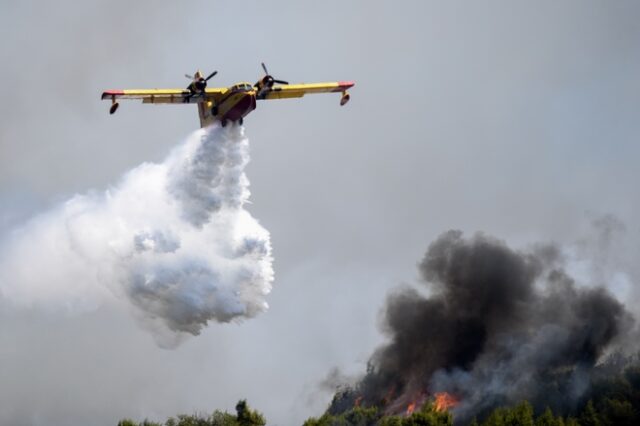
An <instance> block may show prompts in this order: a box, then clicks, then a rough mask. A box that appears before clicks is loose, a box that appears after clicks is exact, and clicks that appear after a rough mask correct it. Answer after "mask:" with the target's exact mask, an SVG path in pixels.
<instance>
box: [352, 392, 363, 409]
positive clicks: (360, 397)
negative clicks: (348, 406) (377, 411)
mask: <svg viewBox="0 0 640 426" xmlns="http://www.w3.org/2000/svg"><path fill="white" fill-rule="evenodd" d="M360 402H362V395H360V396H359V397H357V398H356V402H355V403H354V404H353V405H354V406H356V407H359V406H360Z"/></svg>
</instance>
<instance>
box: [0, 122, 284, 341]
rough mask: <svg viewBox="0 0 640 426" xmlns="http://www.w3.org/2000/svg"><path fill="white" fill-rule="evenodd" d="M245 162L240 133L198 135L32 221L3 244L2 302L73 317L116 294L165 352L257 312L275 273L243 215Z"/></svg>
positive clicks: (263, 234) (260, 235) (260, 236)
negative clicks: (184, 340) (64, 311)
mask: <svg viewBox="0 0 640 426" xmlns="http://www.w3.org/2000/svg"><path fill="white" fill-rule="evenodd" d="M96 161H99V160H96ZM248 161H249V142H248V140H247V139H246V138H245V136H244V129H243V128H242V127H240V126H229V127H227V128H221V127H218V126H213V127H210V128H207V129H201V130H198V131H196V132H194V133H193V134H192V135H191V136H190V137H189V138H187V140H186V141H184V142H183V143H182V144H180V145H179V146H178V147H176V148H175V149H174V150H173V151H172V152H171V153H170V154H169V156H168V157H167V158H166V160H165V161H164V162H162V163H160V164H149V163H145V164H142V165H140V166H138V167H136V168H135V169H133V170H131V171H129V172H128V173H127V174H126V175H125V176H124V177H123V178H122V179H121V180H120V182H119V183H118V184H117V185H115V186H114V187H112V188H109V189H108V190H106V191H105V192H103V193H90V194H86V195H76V196H74V197H72V198H71V199H69V200H68V201H66V202H64V203H63V204H61V205H59V206H57V207H56V208H54V209H52V210H51V211H48V212H46V213H43V214H40V215H39V216H37V217H35V218H33V219H31V220H30V221H29V222H27V223H26V224H25V225H24V226H22V227H21V228H20V229H17V230H15V231H13V232H12V233H11V235H10V236H9V237H8V238H6V239H5V240H4V241H2V243H1V244H0V296H1V297H2V298H3V299H5V300H8V301H10V302H12V303H14V304H17V305H19V306H38V307H45V308H47V309H59V308H60V307H63V308H66V309H70V310H77V309H92V308H93V307H95V306H96V305H97V304H99V303H102V302H104V301H105V300H106V299H105V298H108V297H110V295H112V294H115V295H116V296H119V297H120V298H124V299H126V300H128V301H129V302H130V303H131V305H132V306H133V307H135V309H134V314H135V315H136V317H137V318H138V319H139V320H140V321H141V322H142V323H143V324H144V326H146V327H147V328H149V329H150V330H151V331H152V332H153V334H154V337H155V338H156V340H157V342H158V343H159V344H160V345H161V346H174V345H176V344H178V343H179V342H180V341H181V339H182V338H184V337H185V336H187V335H188V334H191V335H197V334H199V333H200V331H201V330H202V328H203V327H204V326H206V324H207V323H208V322H209V321H218V322H229V321H232V320H234V319H242V318H250V317H253V316H255V315H256V314H258V313H260V312H262V311H264V310H266V309H267V303H266V302H265V296H266V295H267V294H268V293H269V292H270V290H271V283H272V281H273V270H272V257H271V245H270V240H269V233H268V231H267V230H265V229H264V228H263V227H262V226H260V225H259V224H258V222H257V221H256V220H255V219H254V218H253V217H252V216H251V215H250V214H249V213H248V212H247V211H246V210H245V209H244V205H245V204H246V203H247V201H248V198H249V190H248V186H249V181H248V180H247V178H246V176H245V174H244V168H245V166H246V165H247V163H248Z"/></svg>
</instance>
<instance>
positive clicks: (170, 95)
mask: <svg viewBox="0 0 640 426" xmlns="http://www.w3.org/2000/svg"><path fill="white" fill-rule="evenodd" d="M227 90H228V89H227V88H212V89H205V93H204V94H201V93H195V94H192V93H191V92H190V91H189V90H185V89H146V90H137V89H136V90H107V91H105V92H103V93H102V99H111V100H113V101H116V100H117V99H141V100H142V102H143V103H145V104H188V103H198V102H201V101H202V100H203V97H204V99H206V100H213V101H217V100H218V99H220V98H222V97H223V96H224V94H225V93H226V92H227Z"/></svg>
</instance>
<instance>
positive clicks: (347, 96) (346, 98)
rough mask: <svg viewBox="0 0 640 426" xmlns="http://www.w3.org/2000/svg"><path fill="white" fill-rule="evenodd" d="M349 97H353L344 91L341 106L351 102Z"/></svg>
mask: <svg viewBox="0 0 640 426" xmlns="http://www.w3.org/2000/svg"><path fill="white" fill-rule="evenodd" d="M349 99H351V95H349V94H348V93H347V92H342V97H341V98H340V106H343V105H344V104H346V103H347V102H349Z"/></svg>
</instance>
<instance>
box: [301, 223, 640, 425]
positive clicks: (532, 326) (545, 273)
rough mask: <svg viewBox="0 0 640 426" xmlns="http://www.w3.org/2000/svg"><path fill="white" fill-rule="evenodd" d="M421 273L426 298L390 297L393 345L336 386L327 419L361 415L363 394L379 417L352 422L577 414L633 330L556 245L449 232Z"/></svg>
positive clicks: (620, 309)
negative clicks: (580, 279)
mask: <svg viewBox="0 0 640 426" xmlns="http://www.w3.org/2000/svg"><path fill="white" fill-rule="evenodd" d="M419 271H420V274H421V277H422V281H423V284H424V285H425V286H426V287H427V290H428V293H426V294H428V295H425V292H424V291H420V290H418V289H415V288H412V287H408V286H406V287H403V288H400V289H397V290H395V291H394V292H393V293H391V294H390V295H389V297H388V299H387V303H386V306H385V307H384V310H383V330H382V331H383V332H384V333H385V334H386V335H387V337H388V343H386V344H385V345H383V346H382V347H380V348H378V349H377V350H376V351H375V352H374V353H373V354H372V355H371V357H370V359H369V363H368V367H367V372H366V374H365V375H364V376H362V377H361V378H360V380H358V381H357V382H356V383H354V384H351V385H346V386H343V387H342V388H341V389H339V390H338V391H337V392H336V394H335V396H334V398H333V400H332V402H331V404H330V406H329V408H328V409H327V412H326V413H325V416H329V417H331V416H333V417H334V418H338V417H339V416H342V415H344V414H346V413H350V412H353V408H354V406H356V404H355V402H356V400H357V402H358V404H357V408H358V409H359V410H366V409H368V408H369V409H370V408H375V411H376V413H378V414H377V415H378V416H379V417H378V419H377V420H376V421H375V422H373V423H353V424H383V423H382V419H383V418H386V417H389V416H391V417H394V418H409V417H412V416H415V415H416V414H418V413H420V414H421V415H422V414H425V413H428V414H429V415H433V416H438V415H442V417H441V418H439V417H438V418H439V419H440V420H441V421H444V422H445V423H447V422H449V421H452V420H450V419H453V418H455V420H456V424H468V423H470V422H471V421H472V420H473V419H474V418H478V419H487V418H489V416H490V415H493V414H492V413H494V410H495V409H496V408H497V407H501V406H514V407H519V406H518V405H517V404H519V403H521V402H522V401H529V403H530V404H531V405H527V407H529V408H528V409H531V410H532V413H533V412H536V413H543V412H544V410H545V408H546V407H549V408H550V409H551V410H552V411H553V412H556V413H560V414H562V415H578V414H579V412H580V410H582V409H584V407H585V406H586V405H585V404H586V398H588V397H589V395H590V393H591V392H592V390H593V383H594V381H595V380H596V379H597V378H598V377H601V376H602V371H603V368H605V367H604V365H606V363H603V362H604V360H603V358H604V355H605V354H606V353H611V352H615V351H616V350H618V349H619V347H620V344H621V343H624V342H625V341H626V340H627V338H628V337H629V336H630V333H631V330H632V328H633V325H634V321H633V318H632V316H631V314H630V313H629V312H627V310H626V309H625V307H624V306H623V305H622V304H621V303H620V302H619V301H618V300H616V299H615V298H614V297H613V296H612V295H611V294H610V293H609V292H607V290H606V289H605V288H604V287H599V288H594V287H587V286H583V285H576V283H575V282H574V280H573V279H572V278H571V276H570V275H569V274H568V273H567V271H566V268H565V263H564V260H563V256H562V253H561V251H560V250H559V249H558V248H556V247H554V246H552V245H548V246H537V247H535V248H533V249H531V250H529V251H516V250H513V249H511V248H509V247H508V246H506V245H505V244H504V243H502V242H500V241H498V240H495V239H493V238H490V237H487V236H484V235H476V236H474V237H472V238H465V237H463V235H462V233H461V232H459V231H449V232H446V233H444V234H443V235H441V236H440V237H439V238H438V239H437V240H436V241H435V242H433V243H432V244H431V246H430V247H429V249H428V250H427V252H426V254H425V256H424V258H423V259H422V261H421V262H420V263H419ZM605 284H606V283H605ZM628 362H629V360H627V361H625V363H623V364H624V365H627V364H628ZM618 367H620V368H617V370H616V372H617V373H620V374H622V371H623V368H622V367H621V366H618ZM520 409H522V408H520ZM532 415H533V414H532ZM385 416H386V417H385ZM329 417H325V418H329ZM322 418H323V417H321V418H320V419H322ZM320 419H319V420H320ZM448 419H449V420H448ZM311 420H314V419H311ZM445 423H416V424H445ZM307 424H308V425H316V424H323V425H324V424H327V425H329V424H334V423H331V422H329V423H322V422H320V423H314V422H313V421H310V422H308V423H307ZM335 424H352V423H348V422H347V423H335ZM384 424H387V423H384ZM389 424H396V423H389ZM397 424H405V423H397Z"/></svg>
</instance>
